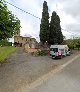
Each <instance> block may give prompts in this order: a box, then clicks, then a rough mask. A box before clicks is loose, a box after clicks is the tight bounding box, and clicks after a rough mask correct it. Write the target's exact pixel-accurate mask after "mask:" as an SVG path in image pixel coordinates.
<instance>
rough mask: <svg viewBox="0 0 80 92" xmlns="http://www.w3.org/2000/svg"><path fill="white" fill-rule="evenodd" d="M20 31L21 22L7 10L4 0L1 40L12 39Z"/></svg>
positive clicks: (0, 10)
mask: <svg viewBox="0 0 80 92" xmlns="http://www.w3.org/2000/svg"><path fill="white" fill-rule="evenodd" d="M19 30H20V20H19V19H18V18H17V17H16V16H14V14H12V12H10V11H9V10H8V8H7V5H6V4H5V1H4V0H1V1H0V40H2V39H7V38H10V37H12V36H13V35H14V34H15V33H17V32H18V31H19Z"/></svg>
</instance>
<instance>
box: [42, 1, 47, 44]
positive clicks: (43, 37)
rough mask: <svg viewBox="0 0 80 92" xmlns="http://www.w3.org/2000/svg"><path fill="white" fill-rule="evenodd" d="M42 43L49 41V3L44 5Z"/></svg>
mask: <svg viewBox="0 0 80 92" xmlns="http://www.w3.org/2000/svg"><path fill="white" fill-rule="evenodd" d="M40 41H41V42H42V43H43V44H44V43H45V42H46V41H49V13H48V6H47V2H46V1H44V3H43V12H42V19H41V24H40Z"/></svg>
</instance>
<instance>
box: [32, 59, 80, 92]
mask: <svg viewBox="0 0 80 92" xmlns="http://www.w3.org/2000/svg"><path fill="white" fill-rule="evenodd" d="M31 92H80V58H78V59H77V60H76V61H73V62H72V63H71V64H69V65H68V66H67V67H65V68H64V69H63V70H61V71H60V72H58V73H57V74H55V75H53V76H52V77H51V78H49V79H48V80H47V81H46V82H45V83H44V84H42V85H40V86H38V87H37V88H35V89H34V90H32V91H31Z"/></svg>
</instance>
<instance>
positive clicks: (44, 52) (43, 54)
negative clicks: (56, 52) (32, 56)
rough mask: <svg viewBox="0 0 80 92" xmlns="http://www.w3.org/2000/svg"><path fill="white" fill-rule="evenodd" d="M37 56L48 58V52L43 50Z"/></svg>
mask: <svg viewBox="0 0 80 92" xmlns="http://www.w3.org/2000/svg"><path fill="white" fill-rule="evenodd" d="M37 55H39V56H46V55H48V50H41V51H38V52H37Z"/></svg>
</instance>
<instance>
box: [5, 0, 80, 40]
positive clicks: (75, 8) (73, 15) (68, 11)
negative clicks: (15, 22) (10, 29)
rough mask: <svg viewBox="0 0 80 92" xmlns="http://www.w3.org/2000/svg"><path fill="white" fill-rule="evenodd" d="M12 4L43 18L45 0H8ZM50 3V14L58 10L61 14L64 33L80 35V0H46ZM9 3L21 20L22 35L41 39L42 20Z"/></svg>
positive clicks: (68, 35)
mask: <svg viewBox="0 0 80 92" xmlns="http://www.w3.org/2000/svg"><path fill="white" fill-rule="evenodd" d="M6 1H8V2H10V3H11V4H13V5H15V6H17V7H19V8H21V9H23V10H25V11H26V12H29V13H31V14H34V15H35V16H37V17H39V18H41V17H42V10H43V2H44V0H6ZM45 1H47V4H48V11H49V15H50V16H51V15H52V12H53V11H56V12H57V14H58V15H59V16H60V20H61V28H62V33H63V35H64V36H65V37H66V38H72V37H79V36H80V22H79V21H80V12H79V10H80V5H79V4H80V0H45ZM7 5H8V9H9V10H10V11H12V13H13V14H14V15H16V16H17V17H18V18H19V19H20V21H21V29H20V35H21V36H28V37H30V36H32V37H34V38H36V39H37V41H39V32H40V23H41V20H40V19H38V18H35V17H33V16H31V15H29V14H26V13H24V12H22V11H20V10H19V9H16V8H15V7H13V6H11V5H9V4H7Z"/></svg>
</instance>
